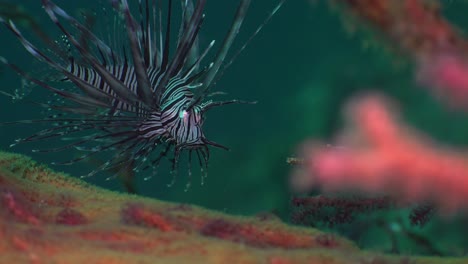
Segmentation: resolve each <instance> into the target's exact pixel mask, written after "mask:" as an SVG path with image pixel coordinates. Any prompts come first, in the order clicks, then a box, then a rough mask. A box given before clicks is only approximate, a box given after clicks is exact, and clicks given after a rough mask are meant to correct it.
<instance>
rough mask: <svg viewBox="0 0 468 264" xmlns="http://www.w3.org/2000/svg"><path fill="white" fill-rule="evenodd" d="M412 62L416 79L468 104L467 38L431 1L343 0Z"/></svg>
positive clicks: (453, 100)
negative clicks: (414, 65)
mask: <svg viewBox="0 0 468 264" xmlns="http://www.w3.org/2000/svg"><path fill="white" fill-rule="evenodd" d="M339 3H341V4H343V5H344V6H346V7H347V8H348V9H349V10H351V12H352V13H353V14H354V15H356V16H357V17H359V18H361V19H363V20H364V21H366V22H368V23H369V24H371V25H372V26H373V27H374V28H375V29H377V30H378V31H380V32H381V33H383V35H384V36H385V37H386V39H388V40H389V41H390V43H391V45H392V46H396V47H398V48H399V50H401V51H403V53H405V54H407V55H409V56H410V57H411V58H412V59H413V61H414V62H415V64H416V67H417V69H416V73H417V74H416V79H417V81H418V82H419V83H420V84H422V85H424V86H426V87H430V88H433V89H434V90H435V91H436V94H437V95H441V96H443V97H445V98H446V99H448V102H450V103H452V104H455V105H456V106H464V107H468V104H467V103H466V101H467V100H468V58H467V54H468V42H467V40H466V39H465V38H464V37H463V35H462V34H460V33H459V32H458V31H459V30H456V29H455V27H454V26H453V25H451V24H450V22H449V21H448V20H447V19H446V18H445V17H444V16H443V15H442V12H441V8H440V7H439V6H438V5H437V4H436V3H435V1H425V0H405V1H394V0H359V1H356V0H344V1H339Z"/></svg>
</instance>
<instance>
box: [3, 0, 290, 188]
mask: <svg viewBox="0 0 468 264" xmlns="http://www.w3.org/2000/svg"><path fill="white" fill-rule="evenodd" d="M110 2H111V4H112V7H113V9H114V10H115V11H116V12H117V13H118V16H117V17H118V18H120V19H121V21H122V24H123V25H124V28H123V29H122V30H124V31H126V33H125V40H124V41H123V43H117V44H115V43H106V41H105V40H104V39H103V38H100V37H99V36H98V35H97V34H96V33H94V32H93V31H92V30H91V28H89V26H88V25H87V24H86V23H83V22H80V21H79V20H78V19H76V18H74V17H72V16H71V15H69V14H68V13H67V12H66V11H65V10H63V9H62V8H60V7H59V6H57V5H55V4H54V3H53V2H52V1H50V0H42V4H43V7H44V9H45V11H46V13H47V15H48V16H49V17H50V19H51V20H52V22H53V23H54V24H55V25H56V26H57V27H58V28H59V29H60V31H61V33H63V35H64V39H65V40H66V41H67V43H68V46H67V47H68V48H67V49H64V48H63V47H61V46H60V45H58V44H57V42H54V41H46V45H47V49H44V50H41V49H39V48H38V47H37V46H35V45H34V44H33V43H31V42H30V41H29V40H28V39H27V38H26V37H24V35H23V34H22V32H21V31H20V30H19V29H18V28H17V27H16V25H15V24H14V23H13V22H11V21H7V20H6V19H2V18H1V17H0V21H1V22H2V23H3V24H4V25H5V26H6V27H7V28H8V29H9V30H11V31H12V32H13V33H14V35H16V37H17V38H18V39H19V41H20V42H21V44H22V45H23V46H24V48H25V49H26V50H27V51H28V52H29V53H30V54H31V55H32V56H34V57H35V58H36V59H38V60H39V61H41V62H43V63H46V64H47V65H48V66H50V67H52V68H53V69H54V70H55V71H57V72H59V73H60V75H61V76H63V78H62V81H63V82H68V83H72V84H73V89H71V90H67V89H61V88H58V87H54V85H53V84H51V83H50V82H47V81H44V80H40V79H38V78H35V77H33V76H32V75H31V74H28V73H27V72H25V71H24V70H22V69H21V68H19V67H18V66H16V65H14V64H12V63H10V62H8V61H7V60H6V59H5V58H3V57H0V61H2V62H3V63H4V64H6V65H8V66H10V67H11V68H12V69H13V70H15V71H16V72H17V73H19V74H20V75H21V76H22V77H23V78H25V79H27V80H29V81H30V82H32V83H34V84H36V85H38V86H41V87H43V88H45V89H47V90H49V91H50V92H52V93H53V94H56V95H58V96H59V97H60V98H62V99H64V100H63V103H58V104H57V103H47V104H46V103H40V105H41V106H44V107H46V108H49V109H54V110H58V111H59V112H61V113H67V114H68V115H66V116H64V117H60V116H59V117H56V118H52V117H49V118H45V119H40V120H23V121H17V122H12V123H26V124H28V123H41V122H50V123H53V124H54V126H52V127H50V128H47V129H44V130H41V131H39V132H37V133H35V134H34V135H31V136H29V137H27V138H22V139H18V140H17V142H16V143H15V144H17V143H21V142H31V141H37V140H43V139H50V138H62V139H64V138H67V139H68V140H70V138H72V139H73V140H72V141H71V143H67V144H65V145H62V146H59V147H54V148H49V149H41V150H35V151H36V152H58V151H64V150H70V149H77V150H80V151H85V152H86V153H85V154H83V155H81V156H79V157H77V158H74V159H72V160H69V161H66V162H61V163H56V164H73V163H75V162H78V161H81V160H85V159H88V158H89V157H90V156H92V155H95V154H97V153H100V152H105V151H107V152H109V153H111V155H110V156H111V157H110V158H109V159H108V160H107V161H106V162H104V163H102V164H101V165H99V166H98V167H97V168H96V169H95V170H93V171H92V172H90V173H89V174H87V175H85V176H92V175H94V174H96V173H98V172H101V171H116V169H117V171H119V170H126V169H128V168H129V167H131V168H132V169H133V171H135V172H137V171H141V170H146V169H148V168H153V169H154V170H156V168H157V166H158V165H159V163H160V160H161V159H162V158H163V157H165V156H167V154H168V153H170V151H173V158H172V159H170V160H171V162H172V172H174V171H175V170H176V169H177V166H178V161H179V157H180V154H181V152H182V151H187V152H188V166H189V176H190V175H191V172H190V170H191V169H190V164H191V159H192V154H194V153H195V154H196V155H197V157H198V161H199V163H200V167H201V169H202V170H204V171H206V168H207V166H208V159H209V156H210V151H209V148H208V146H213V147H217V148H222V149H227V148H226V147H224V146H222V145H220V144H218V143H215V142H213V141H210V140H208V139H207V138H206V137H205V135H204V133H203V130H202V125H203V122H204V119H205V113H206V112H207V111H208V110H209V109H212V108H214V107H218V106H222V105H227V104H235V103H250V102H245V101H240V100H229V101H212V100H207V97H208V96H210V95H211V94H210V88H211V87H212V86H213V84H214V83H215V82H216V80H217V78H218V77H219V73H220V72H222V71H220V69H222V68H221V67H222V66H223V65H225V66H226V63H225V59H226V55H227V53H228V50H229V49H230V47H231V45H232V43H233V41H234V39H235V37H236V35H237V34H238V32H239V29H240V27H241V25H242V23H243V20H244V17H245V16H246V12H247V9H248V7H249V4H250V0H241V1H240V2H239V6H238V9H237V12H236V14H235V17H234V20H233V22H232V25H231V27H230V29H229V31H228V33H227V35H226V37H225V39H224V40H223V42H222V44H221V46H220V48H219V50H218V52H217V53H216V55H215V56H213V60H212V61H211V62H210V63H208V64H207V66H205V67H201V66H200V65H201V62H202V60H203V59H204V58H205V57H206V55H207V54H208V52H209V50H210V49H211V48H212V47H213V46H214V41H212V42H211V43H209V45H207V47H206V48H205V49H204V50H202V52H200V53H198V48H197V45H198V35H199V30H200V27H201V25H202V23H203V20H204V14H203V10H204V7H205V3H206V0H198V1H197V2H196V4H194V3H192V1H191V0H181V4H182V9H181V10H182V16H181V22H180V26H179V29H178V39H177V40H176V44H175V47H171V39H170V38H171V33H172V26H173V21H172V20H173V19H172V16H173V14H172V12H173V1H172V0H168V1H167V9H168V10H167V14H166V15H165V19H163V15H162V14H163V11H162V9H163V8H162V3H161V2H162V0H139V1H138V4H139V6H138V7H139V14H138V17H137V18H135V17H134V16H133V15H132V12H131V11H130V7H129V5H128V2H127V0H111V1H110ZM283 2H284V0H283V1H280V4H279V5H278V6H277V8H275V9H274V11H273V12H272V13H271V14H270V16H269V17H268V18H267V20H269V19H270V18H271V16H272V15H273V14H274V13H275V12H276V11H277V10H278V9H279V7H280V6H281V4H282V3H283ZM163 20H165V22H164V23H163ZM267 20H266V21H267ZM266 21H265V22H264V24H265V23H266ZM63 22H66V23H68V24H69V25H65V24H63ZM264 24H262V26H263V25H264ZM70 27H71V28H73V30H74V31H76V33H72V31H71V30H69V28H70ZM260 28H261V26H260V27H259V29H260ZM259 29H258V30H257V31H256V32H255V33H254V35H255V34H256V33H258V31H259ZM109 39H111V38H109ZM50 51H53V52H50ZM82 133H87V134H86V135H85V136H81V135H82ZM74 135H79V136H74ZM13 145H14V144H13ZM155 150H159V151H158V153H157V154H153V152H155ZM173 174H174V175H175V173H173ZM173 178H174V179H175V176H173ZM174 179H173V181H174ZM189 182H190V180H189Z"/></svg>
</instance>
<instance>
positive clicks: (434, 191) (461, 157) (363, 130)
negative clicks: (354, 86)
mask: <svg viewBox="0 0 468 264" xmlns="http://www.w3.org/2000/svg"><path fill="white" fill-rule="evenodd" d="M346 113H347V114H348V121H349V124H348V126H349V127H347V128H345V129H344V132H343V133H342V134H341V135H340V136H339V138H338V141H337V142H336V145H337V146H339V147H330V146H327V145H323V144H316V143H308V144H306V145H305V146H304V156H305V159H304V165H303V166H304V168H305V169H304V170H299V171H297V172H296V173H295V174H293V177H292V178H291V184H292V187H293V188H294V189H295V190H296V191H304V190H310V189H311V188H313V187H314V186H316V187H321V188H323V189H325V190H326V191H345V190H353V191H360V192H366V193H372V194H386V195H390V196H391V197H392V198H393V199H395V200H396V201H398V202H400V203H403V204H408V203H418V202H423V201H430V202H433V203H434V205H435V206H436V207H438V208H439V209H441V210H442V212H444V213H452V212H455V211H457V210H462V209H468V204H467V203H466V200H467V199H468V155H467V154H465V153H462V152H456V151H454V150H451V149H449V148H446V147H441V146H438V145H436V144H435V143H433V142H431V141H430V140H429V139H428V138H427V137H425V136H423V135H421V134H418V133H416V132H414V131H411V129H409V128H408V127H406V126H405V125H403V124H399V122H398V121H397V119H396V117H395V116H394V114H393V113H392V112H391V111H390V109H389V105H388V102H386V100H385V99H383V98H381V97H379V96H375V95H372V96H367V97H364V98H361V99H359V100H358V101H355V102H353V103H351V104H350V105H349V108H347V110H346Z"/></svg>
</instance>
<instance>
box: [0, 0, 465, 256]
mask: <svg viewBox="0 0 468 264" xmlns="http://www.w3.org/2000/svg"><path fill="white" fill-rule="evenodd" d="M98 2H99V1H90V0H82V1H58V0H57V1H56V3H57V4H59V5H60V6H61V7H63V8H64V9H65V10H68V11H69V12H70V13H72V14H76V13H78V12H79V11H78V10H85V11H87V12H91V14H92V13H93V12H99V11H96V10H100V8H102V5H101V4H99V3H98ZM135 2H136V1H135ZM4 3H14V4H18V3H17V1H4V0H3V1H1V2H0V6H2V5H4ZM275 5H276V2H275V1H271V0H256V1H253V3H252V5H251V8H250V10H249V13H248V16H247V18H246V21H245V25H244V26H243V28H242V30H241V33H240V35H239V37H238V38H237V40H236V42H235V44H234V47H233V49H232V50H233V51H236V50H237V49H239V48H240V47H241V46H242V45H243V44H244V43H245V41H247V39H248V38H249V37H250V36H251V35H252V33H253V32H254V31H255V30H256V28H257V27H258V26H259V25H260V24H261V23H263V21H264V20H265V18H266V17H267V16H268V13H269V12H271V10H272V9H273V8H274V7H275ZM20 6H21V7H22V10H24V12H25V13H24V14H27V15H28V16H31V18H32V19H34V20H35V21H37V23H38V24H39V25H40V27H41V29H42V30H44V31H45V32H47V33H49V35H50V36H53V37H54V38H55V39H58V38H59V36H60V34H59V32H58V30H57V28H56V26H55V25H54V24H53V23H52V22H51V21H50V19H49V18H48V17H47V16H46V14H45V12H44V10H43V9H42V8H41V4H40V1H32V0H28V1H24V2H22V3H21V4H20ZM104 6H107V7H108V5H106V4H105V5H104ZM236 6H237V1H232V0H230V1H208V3H207V9H206V11H205V14H206V20H205V22H204V26H203V28H202V31H201V39H200V41H201V46H203V44H207V43H209V41H211V40H212V39H217V40H218V39H221V38H222V37H223V36H224V34H225V33H226V31H227V29H228V27H229V25H230V22H231V19H232V17H233V15H234V10H235V8H236ZM3 10H6V9H3ZM466 10H468V2H466V1H461V0H460V1H444V5H443V14H444V16H445V17H447V18H448V19H449V20H450V21H451V23H453V24H454V25H456V26H457V27H458V28H459V29H460V30H463V29H468V17H467V16H466ZM74 11H75V13H74ZM2 12H4V11H0V14H1V13H2ZM13 18H15V17H14V16H13ZM17 19H18V20H19V21H21V20H22V19H23V20H24V18H21V17H18V18H17ZM99 19H100V17H99V13H98V14H97V20H99ZM17 23H18V24H20V25H21V22H17ZM26 24H27V23H26ZM23 26H26V27H27V25H23ZM0 35H1V39H2V41H1V43H0V56H3V57H6V58H7V59H9V60H10V61H12V62H15V63H16V64H18V65H20V66H21V67H22V68H23V69H25V70H27V71H28V72H32V73H33V74H38V75H47V74H52V72H47V71H44V70H43V69H42V68H41V65H42V64H41V63H38V62H35V61H34V58H32V57H31V56H30V55H29V54H28V53H27V52H26V51H25V50H24V48H23V47H22V46H21V45H20V44H19V42H18V41H17V39H15V38H14V37H13V36H12V34H10V32H7V29H6V28H4V27H3V28H1V29H0ZM233 53H234V52H231V55H232V54H233ZM0 81H1V86H0V87H1V88H0V89H1V90H2V91H6V92H9V93H14V91H15V89H19V91H20V93H22V92H24V93H25V96H24V98H22V99H21V100H15V101H13V100H12V99H11V98H8V97H6V96H0V120H1V121H2V122H6V121H15V120H23V119H38V118H41V117H43V115H42V114H41V111H42V110H41V108H40V107H38V106H36V105H34V104H32V103H30V102H28V101H30V100H31V101H41V100H47V98H48V95H47V92H46V91H44V90H43V89H41V88H39V87H35V86H27V87H23V88H22V83H21V78H20V77H18V76H17V75H16V74H15V73H14V72H13V71H11V70H10V69H7V68H6V67H4V66H3V65H2V66H1V68H0ZM213 91H222V92H226V93H227V95H223V98H229V99H230V98H236V99H243V100H255V101H258V103H257V104H255V105H231V106H226V107H222V108H219V109H216V110H215V111H211V112H210V113H208V116H207V120H206V122H205V125H204V131H205V133H206V135H207V137H208V138H209V139H211V140H214V141H216V142H219V143H221V144H223V145H225V146H228V147H229V148H230V149H231V150H230V151H223V150H217V149H215V150H213V151H212V153H211V158H210V162H209V171H208V177H207V178H206V179H205V182H204V184H203V185H201V184H200V178H201V173H199V172H198V169H197V167H195V169H194V170H193V179H192V185H191V187H190V188H189V189H188V190H187V191H186V190H185V186H186V185H185V183H186V175H187V172H186V170H184V169H180V170H179V175H178V179H177V182H176V184H175V185H174V186H172V187H167V184H168V183H170V181H171V177H172V176H171V175H169V171H170V168H169V164H168V162H167V161H166V162H163V164H162V166H161V167H160V171H159V173H158V175H157V177H154V178H152V179H149V180H147V181H144V180H143V177H138V175H137V177H136V178H135V180H136V183H135V184H136V189H137V191H138V194H140V195H143V196H148V197H154V198H157V199H161V200H165V201H174V202H180V203H189V204H196V205H200V206H203V207H206V208H210V209H215V210H219V211H222V212H226V213H229V214H240V215H254V214H259V213H268V214H272V215H276V216H278V217H280V218H281V219H283V220H284V221H286V222H289V221H290V220H291V219H290V215H291V211H292V210H294V208H292V205H291V199H292V197H294V194H293V193H292V192H291V191H290V188H289V184H288V180H289V175H290V173H291V171H292V170H293V167H292V165H290V164H288V163H287V162H286V160H287V158H288V157H291V156H296V155H297V150H298V147H299V146H300V145H301V144H302V143H303V142H304V141H306V140H308V139H311V138H313V139H317V140H320V141H327V140H331V139H332V138H333V136H334V135H335V134H336V133H337V131H338V130H339V129H340V128H341V127H342V125H343V111H342V110H343V107H344V106H345V104H346V102H347V101H348V100H349V99H350V98H353V97H355V96H357V95H359V94H362V93H363V92H367V91H376V92H379V93H382V94H385V95H386V96H388V97H389V98H391V99H392V100H393V101H394V102H396V103H397V104H398V108H399V110H400V112H401V116H402V119H403V120H404V122H405V123H407V124H409V125H410V126H411V127H413V128H415V129H417V130H419V131H423V132H424V133H425V134H426V135H429V136H430V137H431V138H433V139H434V140H436V141H438V142H442V143H443V144H445V145H448V146H453V147H456V148H459V149H463V148H466V147H467V145H468V136H467V135H468V118H467V117H468V115H467V114H466V111H463V110H461V109H458V108H455V107H447V106H446V105H445V104H444V103H443V102H441V100H439V99H438V98H437V97H436V96H434V94H433V93H431V92H430V91H429V90H428V89H424V88H423V87H420V86H419V85H418V84H417V83H416V82H415V77H414V69H413V67H412V62H411V61H410V59H409V58H408V57H407V56H405V55H404V54H399V53H398V52H396V51H395V48H394V47H392V45H391V44H389V43H385V42H384V41H382V39H379V37H378V33H375V32H374V31H372V30H371V29H370V28H369V27H367V26H366V25H364V23H361V22H359V21H357V20H356V19H354V18H352V17H351V16H350V15H349V14H347V13H346V12H344V11H343V10H342V9H341V8H340V7H338V6H337V5H336V4H334V3H331V2H329V1H320V0H317V1H308V0H290V1H287V2H286V3H285V4H284V6H283V7H282V8H281V9H280V11H279V12H278V13H277V14H276V15H275V16H274V17H273V19H272V20H271V21H270V22H269V23H268V24H267V25H266V26H265V27H264V28H263V30H262V31H261V32H260V33H259V34H258V35H257V36H256V37H255V38H254V39H253V40H252V41H251V42H250V43H249V45H248V47H247V48H246V49H245V51H243V52H242V54H241V55H240V56H239V57H238V58H237V59H236V61H235V62H234V63H233V64H232V66H231V67H230V68H229V69H228V70H227V71H226V72H225V74H224V76H223V78H222V79H221V80H220V81H219V82H218V84H217V85H216V86H215V87H214V88H213ZM41 128H43V126H41V125H11V126H0V148H1V149H3V150H6V151H13V152H18V153H22V154H26V155H28V156H31V157H32V158H33V159H35V160H37V161H40V162H43V163H45V164H50V163H51V162H52V161H55V160H57V159H60V158H62V157H61V155H62V154H61V153H60V154H55V155H54V154H50V155H49V154H47V155H44V154H37V153H31V149H33V148H40V147H41V146H47V144H50V143H49V142H38V143H25V144H20V145H18V146H15V147H14V148H11V149H9V148H8V146H9V145H10V144H12V143H13V142H14V140H15V139H16V138H22V137H25V136H28V135H30V134H32V133H34V131H38V130H40V129H41ZM67 155H70V156H71V157H73V155H76V153H67ZM92 166H93V164H92V162H88V163H86V162H82V163H79V164H76V165H73V166H51V167H52V168H53V169H55V170H58V171H64V172H66V173H68V174H70V175H82V174H83V173H84V172H86V171H87V170H89V169H90V168H92ZM86 181H88V182H90V183H93V184H96V185H99V186H102V187H104V188H107V189H110V190H116V191H122V192H123V191H125V190H124V188H123V186H122V184H121V182H120V181H119V180H118V179H112V180H108V181H106V177H105V176H101V175H97V176H95V177H92V178H88V179H86ZM407 213H408V211H407V210H406V211H405V209H399V210H392V211H391V212H385V213H381V212H377V213H369V214H370V215H372V216H369V215H363V216H362V217H361V218H358V219H357V223H352V224H346V225H344V226H341V227H339V228H336V227H330V226H327V225H326V224H324V225H323V226H322V225H319V224H314V226H320V227H323V228H332V229H333V228H334V231H336V232H341V233H342V234H345V235H348V236H349V237H351V238H353V239H355V240H357V242H358V244H360V245H362V246H363V247H368V248H376V249H379V250H384V251H388V250H389V244H391V243H392V242H391V240H390V239H389V235H388V233H387V232H386V231H385V229H383V228H381V227H379V225H372V224H369V223H368V222H363V221H361V222H359V221H360V220H362V219H388V221H389V222H391V221H393V220H392V219H400V218H404V217H402V215H406V214H407ZM376 215H378V216H376ZM467 220H468V218H467V217H466V216H465V217H464V216H463V215H460V216H455V217H453V218H450V219H446V218H441V219H439V218H438V217H437V216H434V217H433V219H432V220H431V223H430V224H429V225H427V226H424V227H418V226H416V227H411V228H413V229H412V230H414V232H416V233H418V234H421V235H424V237H425V238H427V241H430V242H431V243H433V242H434V243H435V241H434V240H435V237H437V243H436V244H437V246H434V247H436V248H437V250H432V249H430V250H428V248H427V247H424V246H421V245H417V243H415V242H414V240H411V239H408V238H402V241H403V242H401V248H400V252H406V253H412V252H413V253H421V254H440V255H445V254H447V255H465V254H466V250H467V249H468V239H467V238H466V237H468V236H466V234H468V229H467V228H466V227H463V226H464V223H466V221H467ZM362 223H366V224H362ZM363 225H364V226H363ZM350 230H353V232H351V231H350ZM356 232H360V234H359V235H356V234H354V233H356ZM431 247H432V246H431ZM435 252H436V253H435ZM441 252H442V253H441Z"/></svg>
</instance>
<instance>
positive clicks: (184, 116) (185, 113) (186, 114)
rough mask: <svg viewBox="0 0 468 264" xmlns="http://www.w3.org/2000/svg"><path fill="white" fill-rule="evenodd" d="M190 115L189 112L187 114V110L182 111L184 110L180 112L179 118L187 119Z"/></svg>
mask: <svg viewBox="0 0 468 264" xmlns="http://www.w3.org/2000/svg"><path fill="white" fill-rule="evenodd" d="M188 115H189V112H187V110H185V109H182V110H180V112H179V118H180V119H184V118H187V116H188Z"/></svg>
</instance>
